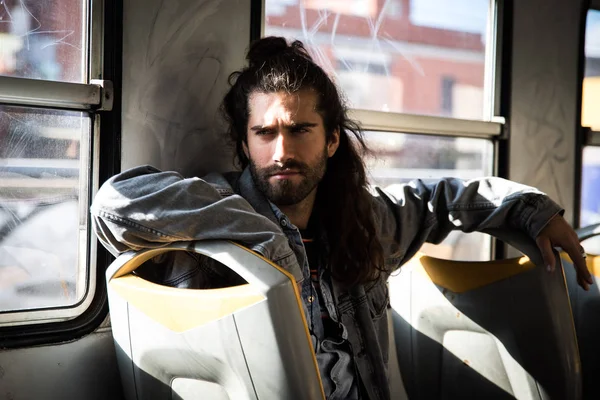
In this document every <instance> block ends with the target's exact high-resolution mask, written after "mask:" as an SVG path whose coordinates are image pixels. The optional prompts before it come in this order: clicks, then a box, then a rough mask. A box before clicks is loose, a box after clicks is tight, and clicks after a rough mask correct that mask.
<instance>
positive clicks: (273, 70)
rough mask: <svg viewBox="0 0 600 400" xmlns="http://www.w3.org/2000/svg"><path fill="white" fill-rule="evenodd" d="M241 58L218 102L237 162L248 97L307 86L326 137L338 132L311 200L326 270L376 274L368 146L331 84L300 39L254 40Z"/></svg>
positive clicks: (379, 261)
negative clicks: (365, 157)
mask: <svg viewBox="0 0 600 400" xmlns="http://www.w3.org/2000/svg"><path fill="white" fill-rule="evenodd" d="M246 60H247V61H248V65H247V66H246V67H245V68H243V69H242V70H240V71H236V72H234V73H232V74H231V75H230V76H229V83H230V85H231V88H230V90H229V91H228V92H227V94H226V95H225V98H224V100H223V104H222V106H221V109H222V113H223V115H224V118H225V119H226V121H227V122H228V123H229V134H230V136H231V139H232V141H233V143H234V144H235V149H236V153H237V154H236V156H237V159H238V162H239V164H240V166H241V167H242V168H245V167H246V166H247V165H248V158H247V156H246V154H245V153H244V148H243V144H244V143H246V141H247V136H246V135H247V124H248V117H249V103H248V99H249V97H250V95H251V94H252V93H254V92H259V93H273V92H286V93H294V92H298V91H299V90H302V89H313V90H314V91H315V92H316V93H317V95H318V100H317V109H316V111H317V112H318V113H319V114H320V115H321V117H322V118H323V125H324V127H325V132H326V136H327V137H326V139H327V141H329V140H331V138H332V135H333V133H334V131H335V130H336V129H339V132H340V143H339V147H338V149H337V151H336V153H335V154H334V156H333V157H330V158H329V159H328V161H327V171H326V173H325V176H324V177H323V180H322V181H321V182H320V184H319V187H318V190H317V198H316V202H315V207H318V208H319V210H320V215H321V216H322V222H323V224H324V229H325V233H326V236H327V241H328V244H329V248H330V251H329V254H328V256H329V260H328V261H329V263H328V264H329V266H330V267H331V274H332V276H333V277H334V278H335V279H336V280H337V281H339V282H341V283H342V284H345V285H347V286H351V285H354V284H357V283H366V282H368V281H372V280H375V279H377V278H379V276H380V273H381V272H382V268H383V266H384V257H383V249H382V246H381V243H380V242H379V238H378V237H377V234H376V229H375V221H374V214H373V210H372V206H371V205H372V198H371V195H370V194H369V193H368V190H367V188H366V186H367V182H366V173H365V165H364V162H363V159H362V155H364V154H365V153H366V152H368V149H367V146H366V143H365V140H364V138H363V135H362V131H361V129H360V127H359V125H358V124H357V123H356V122H354V121H352V120H351V119H349V118H348V115H347V108H346V106H345V104H344V102H343V101H342V98H341V96H340V93H339V92H338V90H337V88H336V86H335V84H334V83H333V82H332V80H331V79H330V78H329V76H327V74H326V73H325V71H323V69H322V68H321V67H319V66H318V65H317V64H315V63H314V62H313V60H312V58H311V57H310V55H309V54H308V52H307V51H306V49H305V47H304V45H303V44H302V42H300V41H295V42H293V43H291V44H288V43H287V42H286V40H285V39H284V38H280V37H267V38H263V39H260V40H258V41H256V42H254V43H253V44H252V45H251V46H250V49H249V50H248V54H247V55H246ZM352 137H353V139H354V140H352Z"/></svg>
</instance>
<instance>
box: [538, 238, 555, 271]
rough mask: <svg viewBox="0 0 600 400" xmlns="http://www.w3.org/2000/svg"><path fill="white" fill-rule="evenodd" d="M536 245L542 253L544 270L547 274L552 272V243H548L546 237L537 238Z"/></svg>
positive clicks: (553, 262)
mask: <svg viewBox="0 0 600 400" xmlns="http://www.w3.org/2000/svg"><path fill="white" fill-rule="evenodd" d="M536 243H537V245H538V248H539V249H540V252H541V253H542V258H543V259H544V264H546V269H547V270H548V272H552V271H554V265H555V262H556V260H555V258H554V254H553V253H552V243H550V239H548V238H546V237H538V238H537V239H536Z"/></svg>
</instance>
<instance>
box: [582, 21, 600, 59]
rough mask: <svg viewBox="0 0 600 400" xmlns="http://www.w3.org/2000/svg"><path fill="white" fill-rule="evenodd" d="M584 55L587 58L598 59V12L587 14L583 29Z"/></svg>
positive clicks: (599, 44) (599, 46)
mask: <svg viewBox="0 0 600 400" xmlns="http://www.w3.org/2000/svg"><path fill="white" fill-rule="evenodd" d="M585 54H586V56H588V57H600V11H597V10H591V11H589V12H588V16H587V23H586V28H585Z"/></svg>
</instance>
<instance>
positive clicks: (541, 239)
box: [535, 215, 594, 290]
mask: <svg viewBox="0 0 600 400" xmlns="http://www.w3.org/2000/svg"><path fill="white" fill-rule="evenodd" d="M535 241H536V243H537V245H538V247H539V248H540V251H541V252H542V257H543V258H544V262H545V263H546V266H547V268H548V271H550V272H552V271H554V265H555V263H556V260H555V258H554V254H553V253H552V247H561V248H562V249H563V250H564V251H565V252H566V253H567V254H568V255H569V257H571V260H573V265H574V267H575V271H576V272H577V283H578V284H579V286H581V287H582V288H583V289H584V290H588V289H589V287H590V285H591V284H593V283H594V280H593V279H592V275H590V271H588V269H587V266H586V264H585V250H584V249H583V247H582V246H581V245H580V244H579V239H578V238H577V234H576V233H575V231H574V230H573V228H571V225H569V223H568V222H567V221H566V220H565V219H564V218H563V217H562V216H560V215H556V216H555V217H554V218H552V219H551V220H550V222H548V225H546V226H545V227H544V229H542V231H541V232H540V233H539V235H538V237H537V238H536V239H535Z"/></svg>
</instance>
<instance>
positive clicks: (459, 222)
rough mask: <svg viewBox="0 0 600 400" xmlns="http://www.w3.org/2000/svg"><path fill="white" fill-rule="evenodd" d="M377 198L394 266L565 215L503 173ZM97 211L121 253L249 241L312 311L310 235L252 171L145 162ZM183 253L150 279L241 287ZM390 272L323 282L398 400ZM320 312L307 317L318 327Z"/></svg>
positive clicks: (339, 316)
mask: <svg viewBox="0 0 600 400" xmlns="http://www.w3.org/2000/svg"><path fill="white" fill-rule="evenodd" d="M371 195H372V210H373V213H374V217H375V220H376V229H377V230H378V232H377V234H378V236H379V240H380V242H381V244H382V246H383V249H384V254H385V257H386V264H387V265H386V267H388V268H386V270H388V271H390V272H391V271H394V270H395V269H397V268H399V267H400V266H401V265H402V264H403V263H405V262H406V261H408V260H409V259H410V258H411V257H412V256H413V255H414V254H415V253H416V252H417V251H418V250H419V248H420V247H421V246H422V244H423V243H424V242H431V243H439V242H441V241H442V240H443V239H444V238H445V237H446V236H447V235H448V233H449V232H450V231H452V230H457V229H458V230H462V231H464V232H472V231H479V232H485V233H489V234H493V235H495V236H500V237H502V239H503V240H507V239H509V240H510V237H511V235H521V236H522V235H523V234H525V235H527V236H529V237H530V238H535V237H537V235H538V233H539V232H540V231H541V230H542V228H543V227H544V226H545V225H546V224H547V223H548V221H549V220H550V219H551V218H552V217H553V216H555V215H556V214H558V213H560V212H562V209H561V208H560V206H558V205H557V204H556V203H554V202H553V201H552V200H550V199H549V198H548V197H547V196H546V195H544V194H543V193H541V192H539V191H538V190H536V189H534V188H531V187H528V186H524V185H520V184H517V183H514V182H511V181H507V180H504V179H501V178H483V179H476V180H471V181H463V180H459V179H450V178H447V179H442V180H437V181H431V182H425V181H421V180H416V181H412V182H410V183H408V184H405V185H396V186H394V187H393V188H392V189H390V190H387V191H384V190H382V189H379V188H373V189H372V191H371ZM91 214H92V221H93V229H94V231H95V233H96V235H97V236H98V238H99V239H100V241H101V242H102V243H103V244H104V245H105V246H106V247H107V248H108V249H109V250H110V251H111V252H112V253H113V254H115V255H117V254H119V253H122V252H124V251H126V250H130V249H134V250H138V249H142V248H154V247H160V246H163V245H165V244H166V243H171V242H175V241H188V240H206V239H227V240H233V241H236V242H238V243H240V244H242V245H245V246H246V247H248V248H250V249H252V250H254V251H256V252H257V253H259V254H261V255H262V256H264V257H266V258H268V259H270V260H272V261H273V262H275V263H277V264H278V265H280V266H281V267H283V268H285V269H286V270H288V271H289V272H290V273H291V274H292V275H293V276H294V277H295V279H296V281H297V282H298V283H299V284H300V285H301V288H302V296H303V300H304V303H305V308H304V309H305V312H306V313H308V311H307V310H308V308H307V307H306V302H307V301H308V297H309V296H310V294H311V292H310V278H309V269H308V263H307V257H306V253H305V251H304V247H303V245H302V240H301V237H300V233H299V231H298V229H297V228H296V227H295V226H293V225H292V223H291V222H290V220H289V219H288V218H287V217H286V216H285V215H284V214H283V213H282V212H281V211H280V210H278V209H277V207H276V206H274V205H273V204H272V203H270V202H269V201H268V200H267V199H266V198H265V197H264V195H263V194H262V193H261V192H260V191H259V190H258V189H257V188H256V187H255V185H254V182H253V180H252V176H251V174H250V172H249V170H247V169H246V170H245V171H243V172H242V173H231V174H225V175H220V174H210V175H208V176H206V177H204V178H203V179H200V178H183V177H182V176H181V175H179V174H178V173H176V172H161V171H159V170H157V169H155V168H153V167H150V166H141V167H136V168H133V169H130V170H128V171H125V172H122V173H121V174H118V175H116V176H114V177H112V178H111V179H109V180H108V181H107V182H106V183H105V184H104V185H103V186H102V187H101V188H100V189H99V191H98V193H97V195H96V197H95V199H94V202H93V204H92V207H91ZM180 253H181V252H174V253H170V254H172V255H171V256H167V259H164V260H158V261H157V262H160V263H161V268H159V269H157V268H154V269H151V270H149V271H148V272H147V274H149V275H150V276H149V279H152V280H154V281H156V282H158V283H162V284H165V285H171V286H177V287H183V288H191V287H193V288H202V287H209V286H210V287H215V285H220V284H223V285H225V284H234V283H236V282H235V281H236V277H234V276H231V273H230V272H229V270H228V269H227V268H218V267H215V265H214V264H211V263H210V262H206V261H203V260H200V259H198V258H194V256H193V255H188V256H186V255H185V254H186V253H183V255H181V254H180ZM169 257H171V258H169ZM387 277H388V276H382V277H381V279H379V280H378V281H376V282H370V283H368V284H364V285H357V286H354V287H352V288H350V289H345V288H344V287H343V286H341V285H340V284H338V283H337V282H336V281H335V280H333V282H332V285H331V287H325V288H323V297H324V301H325V306H326V307H327V309H328V311H329V313H330V315H331V316H332V317H333V318H335V320H336V322H339V323H340V324H341V326H342V327H343V338H344V339H347V340H348V342H349V343H350V347H351V351H352V353H353V356H354V363H355V367H356V370H357V371H358V374H359V376H360V379H361V381H362V384H363V388H364V390H366V397H368V398H369V399H377V400H383V399H389V398H390V393H389V386H388V378H387V366H388V356H389V351H388V325H387V319H386V317H385V315H386V308H387V305H388V302H389V295H388V291H387V286H386V280H387ZM311 301H312V299H311ZM316 309H318V307H317V308H316ZM312 317H314V316H311V315H307V320H309V323H310V320H311V319H313V318H312Z"/></svg>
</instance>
